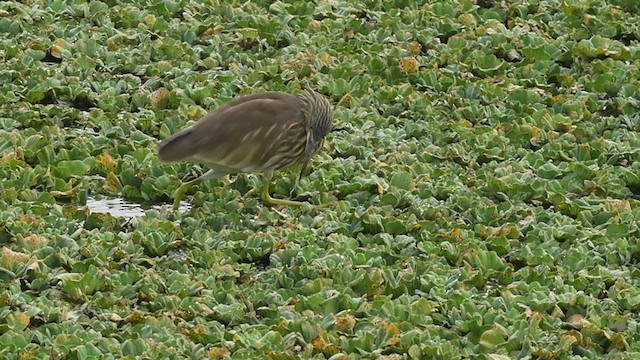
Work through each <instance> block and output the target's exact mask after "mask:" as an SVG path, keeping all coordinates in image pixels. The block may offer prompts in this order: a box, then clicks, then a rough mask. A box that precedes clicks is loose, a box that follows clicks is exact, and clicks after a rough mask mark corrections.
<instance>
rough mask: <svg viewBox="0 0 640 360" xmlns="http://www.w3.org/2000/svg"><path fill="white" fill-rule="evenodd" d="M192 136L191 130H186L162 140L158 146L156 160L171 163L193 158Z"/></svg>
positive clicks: (194, 145)
mask: <svg viewBox="0 0 640 360" xmlns="http://www.w3.org/2000/svg"><path fill="white" fill-rule="evenodd" d="M192 134H193V129H191V128H188V129H184V130H182V131H180V132H178V133H175V134H173V135H171V136H169V137H168V138H166V139H164V140H163V141H162V142H161V143H160V145H158V158H159V159H160V161H161V162H163V163H171V162H176V161H180V160H185V159H187V158H189V157H191V156H193V153H194V150H195V148H196V142H195V141H193V139H192V137H191V135H192Z"/></svg>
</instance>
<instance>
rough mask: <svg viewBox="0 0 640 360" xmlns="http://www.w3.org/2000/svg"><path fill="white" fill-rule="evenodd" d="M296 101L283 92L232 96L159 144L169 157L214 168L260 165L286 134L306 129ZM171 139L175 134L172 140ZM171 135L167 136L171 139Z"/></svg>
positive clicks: (259, 167)
mask: <svg viewBox="0 0 640 360" xmlns="http://www.w3.org/2000/svg"><path fill="white" fill-rule="evenodd" d="M301 120H302V112H301V109H300V102H299V100H298V99H297V97H296V96H293V95H289V94H284V93H266V94H265V93H263V94H256V95H249V96H244V97H240V98H237V99H234V100H232V101H230V102H228V103H227V104H225V105H224V106H222V107H220V108H218V109H217V110H215V111H213V112H211V113H209V114H208V115H206V116H205V117H203V118H202V119H201V120H199V121H198V122H197V123H196V124H195V125H194V126H193V127H191V128H189V129H185V130H183V131H181V132H180V133H177V134H175V135H173V136H172V137H170V138H167V140H165V142H163V144H162V145H161V147H160V151H159V154H160V157H161V159H162V158H163V156H162V155H163V154H164V155H165V158H166V159H169V158H171V159H172V160H168V161H179V160H193V161H197V162H202V163H204V164H206V165H208V166H211V167H213V168H216V167H217V168H221V169H226V170H228V171H229V172H231V170H236V171H245V172H251V171H258V170H264V165H265V164H268V163H269V160H270V159H272V158H274V157H277V153H278V152H279V151H281V150H280V149H281V146H282V144H283V142H287V141H288V140H287V139H286V134H288V133H291V132H294V133H300V132H303V131H304V127H303V125H302V124H301V123H300V122H301ZM171 138H173V139H171ZM170 139H171V140H170Z"/></svg>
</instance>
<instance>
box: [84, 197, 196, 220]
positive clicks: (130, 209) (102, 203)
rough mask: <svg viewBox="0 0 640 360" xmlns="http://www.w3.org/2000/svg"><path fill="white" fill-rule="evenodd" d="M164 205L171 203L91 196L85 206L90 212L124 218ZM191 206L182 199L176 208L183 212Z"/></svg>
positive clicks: (139, 214)
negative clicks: (138, 201)
mask: <svg viewBox="0 0 640 360" xmlns="http://www.w3.org/2000/svg"><path fill="white" fill-rule="evenodd" d="M165 206H171V204H168V205H167V204H160V205H151V206H147V205H142V204H138V203H134V202H129V201H126V200H124V199H122V198H107V197H101V198H92V197H89V198H88V199H87V207H88V208H89V211H91V212H92V213H107V214H110V215H111V216H115V217H118V216H122V217H125V218H134V217H139V216H143V215H144V212H145V210H147V209H155V210H161V209H162V208H163V207H165ZM190 208H191V204H189V203H188V202H186V201H182V202H181V203H180V208H179V209H178V210H179V211H180V212H185V211H187V210H189V209H190Z"/></svg>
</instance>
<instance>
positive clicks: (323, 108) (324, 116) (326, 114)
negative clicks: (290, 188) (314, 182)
mask: <svg viewBox="0 0 640 360" xmlns="http://www.w3.org/2000/svg"><path fill="white" fill-rule="evenodd" d="M299 98H300V101H301V102H302V113H303V116H304V121H305V126H306V128H307V143H306V146H305V152H304V155H305V156H304V163H303V167H302V171H304V168H305V167H306V164H307V163H308V162H309V159H310V158H311V156H313V154H315V153H316V152H317V151H318V150H319V149H320V147H321V146H322V144H324V138H325V136H327V134H328V133H329V132H331V129H332V127H333V108H332V106H331V102H330V101H329V99H327V98H326V97H325V96H324V95H322V94H319V93H317V92H315V91H313V90H310V89H305V90H304V91H303V92H302V93H301V94H300V95H299ZM302 171H301V172H300V176H301V177H302Z"/></svg>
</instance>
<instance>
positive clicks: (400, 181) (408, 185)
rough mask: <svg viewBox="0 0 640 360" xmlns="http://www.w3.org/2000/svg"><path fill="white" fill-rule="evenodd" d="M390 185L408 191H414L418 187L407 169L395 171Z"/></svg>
mask: <svg viewBox="0 0 640 360" xmlns="http://www.w3.org/2000/svg"><path fill="white" fill-rule="evenodd" d="M389 185H391V186H394V187H397V188H399V189H403V190H408V191H413V190H415V188H416V185H415V182H414V180H413V176H412V175H411V174H410V173H408V172H405V171H398V172H395V173H394V174H393V176H391V181H390V182H389Z"/></svg>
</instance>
